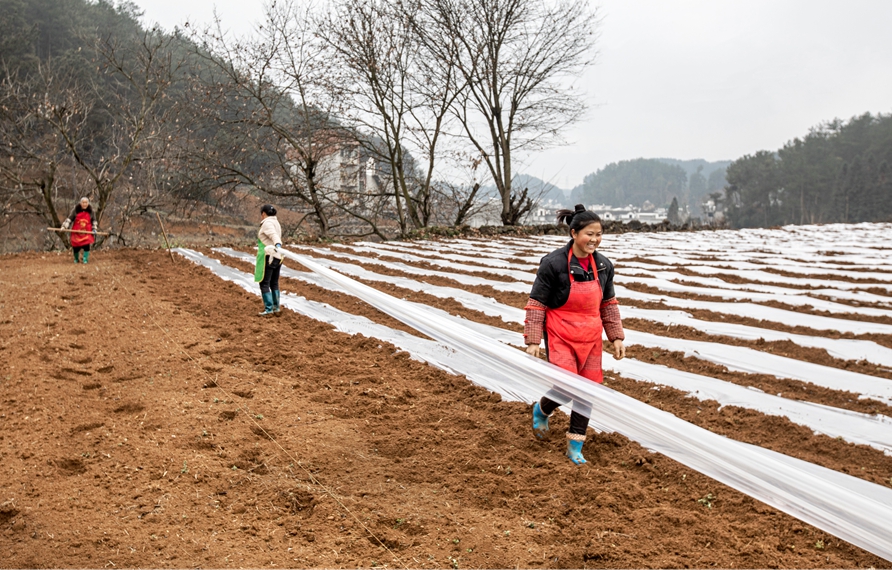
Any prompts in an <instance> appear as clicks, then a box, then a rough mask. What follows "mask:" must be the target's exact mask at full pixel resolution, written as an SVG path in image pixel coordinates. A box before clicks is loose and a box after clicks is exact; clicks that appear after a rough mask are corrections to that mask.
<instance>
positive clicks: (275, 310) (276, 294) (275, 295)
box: [272, 289, 282, 317]
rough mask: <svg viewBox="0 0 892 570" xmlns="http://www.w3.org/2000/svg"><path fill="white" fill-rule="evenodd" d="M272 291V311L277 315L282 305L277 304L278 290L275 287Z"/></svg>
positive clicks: (280, 311)
mask: <svg viewBox="0 0 892 570" xmlns="http://www.w3.org/2000/svg"><path fill="white" fill-rule="evenodd" d="M272 293H273V312H274V313H275V314H276V316H277V317H278V316H279V315H280V314H281V313H282V305H280V304H279V290H278V289H276V290H275V291H273V292H272Z"/></svg>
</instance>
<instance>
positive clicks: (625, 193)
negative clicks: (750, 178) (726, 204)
mask: <svg viewBox="0 0 892 570" xmlns="http://www.w3.org/2000/svg"><path fill="white" fill-rule="evenodd" d="M730 163H731V162H730V161H719V162H707V161H705V160H702V159H694V160H678V159H673V158H637V159H634V160H623V161H620V162H614V163H611V164H608V165H607V166H605V167H604V168H602V169H600V170H598V171H597V172H594V173H592V174H589V175H588V176H586V177H585V179H584V180H583V183H582V184H580V185H579V186H577V187H576V188H574V189H573V190H572V191H571V193H570V196H571V201H572V202H582V203H585V204H607V205H610V206H625V205H629V204H632V205H634V206H640V205H641V204H643V203H644V202H645V201H650V202H651V203H653V204H654V205H656V206H663V207H668V206H669V204H670V203H671V202H672V198H678V202H679V203H680V204H681V205H683V206H684V205H687V206H688V207H689V209H690V212H691V213H692V215H694V216H698V215H699V214H700V203H701V202H702V201H703V199H704V198H705V197H706V196H707V195H708V194H709V193H710V192H715V191H719V190H721V189H722V188H724V186H725V184H726V181H725V171H726V168H727V167H728V165H729V164H730Z"/></svg>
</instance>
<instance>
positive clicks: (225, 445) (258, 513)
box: [0, 250, 892, 568]
mask: <svg viewBox="0 0 892 570" xmlns="http://www.w3.org/2000/svg"><path fill="white" fill-rule="evenodd" d="M283 284H284V287H283V288H284V289H286V290H288V291H290V292H294V293H297V294H301V295H304V296H306V297H308V298H311V299H316V300H320V301H325V302H329V303H331V304H333V305H335V306H339V307H340V308H343V309H346V308H350V309H351V311H352V312H354V313H357V314H363V315H366V316H369V317H370V318H374V319H375V320H377V321H379V322H382V323H383V324H390V325H393V326H396V325H395V324H394V323H393V322H392V321H388V318H387V317H386V316H383V315H381V314H380V313H378V312H377V311H375V310H374V309H372V308H371V307H368V306H366V305H364V304H362V303H359V302H357V301H355V300H354V299H351V298H349V297H346V296H339V295H334V294H332V293H330V292H328V291H325V290H323V289H320V288H318V287H312V286H309V285H305V284H302V283H300V282H296V281H292V280H288V281H287V283H286V282H283ZM413 297H414V294H413ZM419 298H420V297H419ZM415 300H419V299H415ZM260 308H261V307H260V301H259V298H258V297H257V296H255V295H251V294H249V293H247V292H245V291H243V290H242V289H240V288H238V287H237V286H235V285H233V284H230V283H226V282H224V281H222V280H220V279H218V278H216V277H214V276H213V275H211V274H210V272H208V271H207V270H205V269H203V268H200V267H197V266H194V265H192V264H190V263H188V262H186V261H184V260H182V259H178V260H177V261H176V262H171V261H170V259H169V258H168V257H167V255H166V253H163V252H159V251H146V250H118V251H113V252H105V251H102V250H100V251H97V252H95V253H94V254H93V255H92V256H91V262H90V264H89V265H86V266H84V265H74V264H73V263H71V261H70V258H69V256H68V255H67V254H64V255H57V254H34V253H29V254H20V255H15V256H3V257H0V402H2V408H0V459H2V461H0V470H2V477H0V552H2V553H3V555H2V556H0V566H2V567H9V568H12V567H19V568H21V567H28V568H40V567H77V568H86V567H91V568H95V567H109V568H111V567H117V568H120V567H136V566H152V567H171V568H172V567H226V568H235V567H260V566H265V567H271V566H279V567H372V566H375V567H381V566H388V567H413V568H415V567H423V568H464V567H482V568H507V567H516V566H529V567H542V568H570V567H575V568H579V567H611V568H617V567H672V568H681V567H706V566H722V567H729V568H730V567H746V568H768V567H783V568H815V567H822V568H830V567H834V568H839V567H847V568H849V567H852V568H854V567H871V566H872V567H889V566H890V564H889V562H887V561H884V560H882V559H879V558H878V557H876V556H874V555H871V554H869V553H867V552H864V551H863V550H860V549H858V548H856V547H853V546H851V545H849V544H848V543H845V542H843V541H840V540H838V539H836V538H835V537H833V536H830V535H827V534H826V533H824V532H822V531H820V530H817V529H815V528H813V527H810V526H808V525H805V524H803V523H801V522H799V521H798V520H796V519H794V518H792V517H789V516H787V515H785V514H783V513H780V512H778V511H776V510H775V509H773V508H771V507H768V506H765V505H763V504H761V503H759V502H757V501H755V500H753V499H751V498H749V497H747V496H745V495H743V494H741V493H738V492H736V491H734V490H732V489H730V488H728V487H725V486H723V485H720V484H718V483H716V482H714V481H712V480H710V479H708V478H706V477H704V476H702V475H700V474H698V473H697V472H695V471H692V470H690V469H688V468H686V467H684V466H681V465H679V464H677V463H675V462H674V461H672V460H669V459H668V458H665V457H663V456H660V455H655V454H651V453H648V452H647V451H646V450H644V449H642V448H641V447H640V446H638V445H637V444H635V443H633V442H631V441H629V440H627V439H625V438H624V437H621V436H619V435H616V434H595V433H593V432H590V437H589V439H588V441H587V442H586V444H585V449H584V451H585V454H586V456H587V458H588V459H589V464H588V465H585V466H582V467H577V466H574V465H573V464H571V463H570V462H569V461H568V460H567V459H566V458H565V457H563V451H564V448H565V445H566V444H565V439H564V438H563V431H564V430H565V429H566V427H567V418H566V416H563V415H561V414H557V415H556V416H555V418H554V419H553V421H552V425H553V430H552V432H551V436H550V437H549V438H546V440H544V441H541V442H540V441H537V440H536V439H535V438H534V437H533V436H532V433H531V430H530V429H529V413H530V412H529V407H528V406H526V405H523V404H519V403H509V402H502V401H500V398H499V397H498V396H497V395H494V394H491V393H489V392H488V391H486V390H483V389H481V388H479V387H476V386H474V385H473V384H471V383H470V382H469V381H468V380H466V379H465V378H463V377H456V376H451V375H449V374H446V373H444V372H442V371H439V370H436V369H434V368H432V367H430V366H427V365H424V364H421V363H418V362H415V361H413V360H411V359H410V358H409V357H408V356H407V355H406V354H404V353H400V352H397V351H396V350H395V348H394V347H393V346H391V345H388V344H386V343H382V342H379V341H377V340H376V339H368V338H363V337H361V336H349V335H345V334H341V333H337V332H335V331H333V330H332V328H331V327H330V326H328V325H324V324H321V323H319V322H316V321H313V320H310V319H307V318H304V317H301V316H299V315H296V314H294V313H290V312H285V313H284V314H283V315H282V316H281V317H279V318H270V319H262V318H260V317H257V316H256V313H257V312H258V311H259V310H260ZM444 308H447V307H445V306H444ZM453 309H455V307H449V308H447V310H450V311H452V310H453ZM455 312H458V311H457V310H456V311H455ZM503 326H504V325H503ZM607 383H608V384H609V385H610V386H612V387H614V388H615V389H619V390H622V391H624V392H626V393H628V394H632V395H635V396H636V397H639V398H641V399H644V400H645V401H649V402H650V403H651V404H654V405H658V406H659V407H662V408H663V409H667V410H670V411H672V412H673V413H676V414H678V415H679V416H681V417H683V418H684V419H686V420H688V421H692V422H695V423H697V424H698V425H702V426H704V427H707V428H708V429H711V430H713V431H716V432H717V433H723V434H726V435H728V436H729V437H734V438H737V439H741V440H743V441H750V442H753V443H756V444H758V445H764V446H766V447H770V448H772V449H776V450H778V451H782V452H784V453H787V454H790V455H793V456H796V457H801V458H803V459H806V460H808V461H813V462H815V463H819V464H822V465H825V466H827V467H830V468H832V469H837V470H839V471H842V472H847V473H850V474H852V475H855V476H859V477H862V478H865V479H868V480H871V481H875V482H878V483H880V484H888V483H886V482H887V481H888V480H889V478H890V476H892V464H890V462H889V459H887V458H885V457H884V456H883V455H882V454H881V453H879V452H877V451H875V450H872V449H869V448H865V447H860V446H852V445H848V444H843V443H842V442H839V441H836V440H832V439H830V438H825V437H818V436H814V435H813V434H811V433H810V431H809V430H806V429H804V428H800V427H798V426H795V425H792V424H790V423H789V422H787V421H785V420H783V419H781V418H769V417H766V416H764V415H762V414H758V413H755V412H751V411H746V410H740V409H736V408H727V407H726V408H724V409H722V410H721V411H719V410H718V409H717V406H712V405H709V404H710V403H702V402H696V401H693V400H691V399H689V398H685V397H684V395H683V394H680V393H677V392H675V391H672V390H668V389H662V390H653V389H652V388H653V387H652V386H651V385H648V384H643V383H637V382H632V381H629V380H626V379H622V378H619V377H610V378H608V380H607ZM709 497H712V498H709Z"/></svg>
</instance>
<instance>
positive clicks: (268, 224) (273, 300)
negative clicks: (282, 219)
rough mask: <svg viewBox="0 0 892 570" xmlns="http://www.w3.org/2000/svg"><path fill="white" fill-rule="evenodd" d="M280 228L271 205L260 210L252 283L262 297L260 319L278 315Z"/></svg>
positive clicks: (280, 262)
mask: <svg viewBox="0 0 892 570" xmlns="http://www.w3.org/2000/svg"><path fill="white" fill-rule="evenodd" d="M281 247H282V226H280V225H279V220H277V219H276V209H275V207H273V206H272V205H271V204H265V205H264V206H263V207H262V208H260V229H259V230H258V231H257V263H256V265H255V267H254V281H257V282H259V283H260V295H261V296H262V297H263V312H262V313H260V316H261V317H266V316H269V315H276V316H278V315H279V311H281V307H280V306H279V272H280V271H281V270H282V257H283V255H282V250H281V249H280V248H281Z"/></svg>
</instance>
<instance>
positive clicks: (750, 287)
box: [617, 263, 892, 313]
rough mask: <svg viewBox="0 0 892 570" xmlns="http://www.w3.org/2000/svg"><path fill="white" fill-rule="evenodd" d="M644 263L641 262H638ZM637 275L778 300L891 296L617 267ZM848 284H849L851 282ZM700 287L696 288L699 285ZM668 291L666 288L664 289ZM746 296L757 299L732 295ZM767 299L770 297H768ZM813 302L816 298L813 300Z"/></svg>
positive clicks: (626, 276)
mask: <svg viewBox="0 0 892 570" xmlns="http://www.w3.org/2000/svg"><path fill="white" fill-rule="evenodd" d="M638 265H639V266H640V265H644V264H643V263H642V264H638ZM636 277H651V278H654V279H662V280H671V281H681V282H685V283H694V284H696V285H702V286H703V287H710V288H717V289H731V290H734V291H754V292H756V293H762V294H767V295H777V296H778V298H777V299H776V300H777V301H780V302H787V300H786V297H789V296H791V295H798V296H801V297H811V296H812V295H817V296H819V297H828V298H830V299H837V300H840V301H848V302H855V303H859V304H863V303H875V304H878V305H887V306H888V305H889V304H892V297H890V296H888V295H876V294H874V293H867V292H865V291H853V290H851V289H842V290H840V289H833V288H826V287H825V288H823V289H792V288H790V287H780V286H777V285H766V284H763V283H752V282H747V283H728V282H727V281H725V280H723V279H719V278H717V277H699V276H696V275H685V274H682V273H678V272H676V271H668V270H664V269H644V268H642V267H631V266H627V265H624V266H623V267H622V268H621V269H617V279H621V281H623V282H635V281H637V279H636ZM850 285H851V284H850ZM661 288H662V287H661ZM698 289H699V288H698ZM667 290H668V289H667ZM687 292H690V293H698V294H703V292H702V291H700V290H696V291H693V290H692V291H687ZM710 294H711V295H713V296H721V295H720V294H719V295H716V293H710ZM742 296H743V297H746V298H747V299H749V300H752V301H758V300H760V299H759V298H754V297H752V296H750V295H745V294H738V295H736V296H735V297H733V298H740V297H742ZM768 300H771V299H770V298H769V299H768ZM814 301H817V303H815V302H814ZM821 302H822V301H820V300H818V299H808V300H807V301H805V302H802V301H797V302H796V303H795V304H797V305H799V304H808V305H812V306H814V307H815V308H816V309H824V310H828V309H825V308H824V307H821V306H820V305H819V303H821ZM857 309H858V307H850V306H847V305H843V306H842V308H841V309H840V310H834V311H833V312H835V313H840V312H841V313H857V312H858V310H857Z"/></svg>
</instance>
